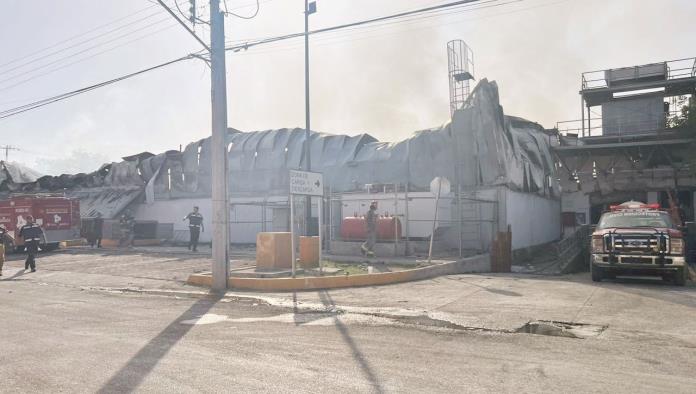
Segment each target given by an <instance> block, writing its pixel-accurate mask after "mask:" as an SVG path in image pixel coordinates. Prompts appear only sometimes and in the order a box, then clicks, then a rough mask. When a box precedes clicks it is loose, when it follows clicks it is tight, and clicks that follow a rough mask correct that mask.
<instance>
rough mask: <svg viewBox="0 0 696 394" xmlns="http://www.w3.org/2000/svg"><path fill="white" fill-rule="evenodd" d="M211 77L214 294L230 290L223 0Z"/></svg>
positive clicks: (216, 4) (216, 5) (214, 5)
mask: <svg viewBox="0 0 696 394" xmlns="http://www.w3.org/2000/svg"><path fill="white" fill-rule="evenodd" d="M210 48H211V52H210V60H211V62H210V70H211V71H210V74H211V83H210V86H211V100H212V126H213V130H212V134H213V136H212V141H211V142H212V143H211V146H212V150H213V151H212V155H211V157H212V184H213V190H212V200H213V201H212V202H213V215H212V216H213V246H212V248H213V270H212V275H213V286H212V288H213V290H214V291H223V292H224V291H225V290H227V279H228V277H229V247H230V243H229V235H228V232H229V203H228V202H229V197H228V189H227V181H228V179H227V177H228V172H227V141H226V140H227V138H226V136H227V80H226V76H225V16H224V14H223V13H221V12H220V0H210Z"/></svg>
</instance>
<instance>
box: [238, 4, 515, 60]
mask: <svg viewBox="0 0 696 394" xmlns="http://www.w3.org/2000/svg"><path fill="white" fill-rule="evenodd" d="M477 1H479V0H459V1H454V2H450V3H446V4H440V5H435V6H430V7H425V8H419V9H416V10H411V11H404V12H400V13H398V14H392V15H386V16H382V17H378V18H372V19H365V20H362V21H357V22H351V23H345V24H342V25H338V26H332V27H326V28H322V29H317V30H311V31H309V32H307V35H312V34H320V33H326V32H330V31H334V30H341V29H345V28H349V27H354V26H362V25H367V24H371V23H375V22H380V21H386V20H390V19H396V18H402V17H405V16H409V15H416V14H420V13H425V12H430V11H435V10H439V9H444V8H451V7H456V6H461V5H464V4H469V3H474V2H477ZM515 1H524V0H515ZM304 36H305V33H304V32H301V33H291V34H286V35H284V36H278V37H270V38H267V39H264V40H259V41H256V42H248V43H244V44H243V45H237V46H232V47H227V48H225V50H227V51H240V50H242V49H244V50H246V49H249V48H251V47H253V46H257V45H262V44H267V43H271V42H278V41H284V40H288V39H292V38H297V37H304Z"/></svg>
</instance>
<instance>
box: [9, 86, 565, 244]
mask: <svg viewBox="0 0 696 394" xmlns="http://www.w3.org/2000/svg"><path fill="white" fill-rule="evenodd" d="M554 138H555V134H554V133H553V132H551V131H548V130H545V129H543V127H541V126H540V125H538V124H536V123H533V122H530V121H527V120H524V119H521V118H516V117H512V116H506V115H505V114H504V112H503V108H502V107H501V106H500V103H499V96H498V87H497V84H496V83H495V82H489V81H487V80H485V79H484V80H482V81H481V82H479V84H478V85H477V87H476V88H475V89H474V90H473V92H472V93H471V95H470V96H469V98H468V100H467V101H466V103H465V104H464V105H463V106H462V107H461V108H460V109H458V110H457V111H455V112H454V114H453V117H452V120H451V122H449V123H448V124H446V125H444V126H442V127H438V128H434V129H429V130H423V131H419V132H416V133H415V134H414V135H413V136H412V137H410V138H407V139H405V140H403V141H400V142H395V143H389V142H380V141H377V140H376V139H375V138H373V137H372V136H370V135H368V134H358V135H353V136H348V135H330V134H324V133H317V132H312V133H311V136H310V149H311V162H312V171H316V172H321V173H323V174H324V179H325V181H326V182H325V183H326V189H327V190H326V197H325V198H326V202H328V204H324V206H325V207H326V210H327V212H325V215H323V217H324V218H326V219H325V222H324V223H322V224H321V228H322V231H324V232H325V235H326V236H327V237H328V239H330V240H331V241H332V242H331V245H330V246H329V247H330V248H331V247H340V245H339V244H338V243H339V242H341V241H342V240H341V237H340V234H341V224H342V220H343V218H345V217H350V216H355V215H362V214H364V213H365V211H366V210H367V206H368V205H369V201H371V200H377V201H379V202H380V208H379V211H380V214H383V215H385V216H392V217H397V218H399V221H400V223H401V225H402V226H403V230H402V231H401V232H400V234H399V235H400V236H397V237H395V238H396V239H394V242H393V243H394V245H395V248H394V253H408V252H409V248H408V241H409V240H412V241H413V242H417V241H418V240H424V239H427V238H429V237H430V236H431V234H435V236H436V237H437V239H438V247H440V248H443V249H453V248H457V247H459V249H460V251H461V250H462V248H464V249H471V250H476V251H484V250H488V249H489V247H490V244H491V241H492V239H493V237H494V235H493V234H495V232H496V231H504V230H505V229H507V228H508V227H509V228H511V230H512V246H513V248H514V249H518V248H523V247H528V246H533V245H539V244H544V243H547V242H551V241H554V240H556V239H558V238H559V236H560V233H561V231H560V222H561V221H560V212H561V209H560V195H561V191H560V188H559V184H558V180H557V176H556V170H555V164H554V160H553V157H552V154H551V151H550V149H551V142H552V140H553V139H554ZM304 140H305V130H303V129H299V128H296V129H280V130H267V131H256V132H242V131H238V130H234V129H228V134H227V151H228V174H229V175H228V184H229V195H230V234H231V235H230V237H231V239H230V240H231V242H232V243H253V242H254V241H255V239H256V234H257V233H258V232H260V231H289V226H290V222H291V221H290V217H289V212H290V209H289V205H288V201H289V198H288V190H289V185H288V171H289V170H291V169H299V168H304V163H305V160H306V158H305V157H304V154H303V144H304ZM123 159H124V160H123V161H121V162H118V163H110V164H105V165H103V166H102V167H101V168H100V169H98V170H97V171H95V172H93V173H90V174H75V175H61V176H43V177H38V178H36V179H33V178H32V177H31V176H26V174H25V175H24V176H22V175H20V174H18V173H17V171H16V170H14V169H12V166H11V165H8V164H7V163H5V165H4V166H3V171H1V172H0V193H2V194H9V193H56V192H58V193H64V194H65V195H66V196H69V197H76V198H79V199H80V206H81V216H82V217H84V218H89V217H95V216H96V215H101V216H102V217H104V218H105V219H116V218H117V217H118V216H119V215H120V214H121V213H122V212H124V211H125V210H130V211H132V212H133V213H134V215H135V217H136V219H137V220H141V221H151V222H156V223H158V224H159V226H158V228H159V229H160V234H157V237H158V238H163V239H168V240H170V241H183V240H185V239H187V237H188V232H187V227H186V224H185V223H184V222H182V220H181V218H182V217H183V216H184V215H185V214H186V213H187V212H188V211H189V210H190V209H191V207H192V206H194V205H196V206H199V207H200V209H201V212H202V213H203V216H204V217H205V219H206V221H209V220H210V218H211V201H210V196H211V182H212V181H213V180H212V178H211V140H210V138H206V139H203V140H200V141H196V142H193V143H190V144H188V145H187V146H186V147H185V149H183V150H181V151H167V152H164V153H161V154H158V155H154V154H151V153H148V152H144V153H140V154H136V155H133V156H129V157H124V158H123ZM436 177H444V178H446V179H447V180H448V181H449V184H451V187H447V188H444V189H442V188H441V189H442V190H440V191H441V193H439V194H441V196H440V198H436V196H435V193H433V190H431V182H432V181H433V179H434V178H436ZM436 200H437V204H438V206H437V208H438V209H437V210H439V212H440V214H439V215H438V216H437V219H436V223H435V225H433V223H432V222H433V220H435V217H436V215H435V211H436V206H435V204H436ZM317 205H318V204H317ZM316 209H317V208H316V206H314V203H313V206H312V211H313V215H312V216H314V217H315V218H316V217H317V216H318V215H317V212H316ZM296 212H298V214H297V220H296V221H295V222H296V223H298V225H299V226H306V227H307V228H308V229H309V231H310V232H312V229H314V230H313V231H314V232H315V233H316V231H317V230H316V229H317V227H318V226H317V224H316V219H315V223H304V219H303V218H304V214H303V213H302V209H301V207H300V209H297V210H296ZM205 224H208V223H205ZM433 228H435V232H434V233H433ZM167 229H170V230H167ZM105 236H108V232H107V234H105ZM201 240H202V241H203V242H206V241H208V242H209V241H210V234H209V233H204V234H203V235H202V239H201ZM334 241H335V242H334ZM402 241H406V242H402ZM400 242H401V244H405V248H406V249H405V250H400V249H399V243H400Z"/></svg>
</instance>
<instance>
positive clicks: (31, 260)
mask: <svg viewBox="0 0 696 394" xmlns="http://www.w3.org/2000/svg"><path fill="white" fill-rule="evenodd" d="M26 220H27V224H25V225H24V226H22V228H21V229H20V230H19V236H20V237H22V239H23V240H24V247H25V248H26V250H27V261H25V262H24V269H27V268H31V272H35V271H36V254H37V253H38V252H39V244H40V243H41V239H42V238H44V240H45V235H44V232H43V230H42V229H41V226H39V225H38V224H36V223H34V217H33V216H31V215H27V218H26Z"/></svg>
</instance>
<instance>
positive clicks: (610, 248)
mask: <svg viewBox="0 0 696 394" xmlns="http://www.w3.org/2000/svg"><path fill="white" fill-rule="evenodd" d="M683 230H684V228H678V227H677V226H676V225H675V224H674V223H673V220H672V218H671V217H670V214H669V213H668V212H667V211H665V210H662V209H660V207H659V205H658V204H644V203H641V202H637V201H628V202H625V203H623V204H620V205H615V206H611V207H610V211H609V212H605V213H604V214H603V215H602V217H601V218H600V220H599V223H598V224H597V227H596V229H595V231H594V232H593V234H592V242H591V254H590V256H591V257H590V259H591V260H590V270H591V272H592V280H593V281H595V282H599V281H601V280H602V279H604V278H612V279H613V278H615V277H616V276H617V275H650V276H661V277H662V278H663V279H664V280H668V279H671V280H673V281H674V283H675V284H676V285H679V286H684V284H685V283H686V280H687V278H688V275H689V270H688V267H687V265H686V259H685V249H686V248H685V241H684V233H683Z"/></svg>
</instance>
